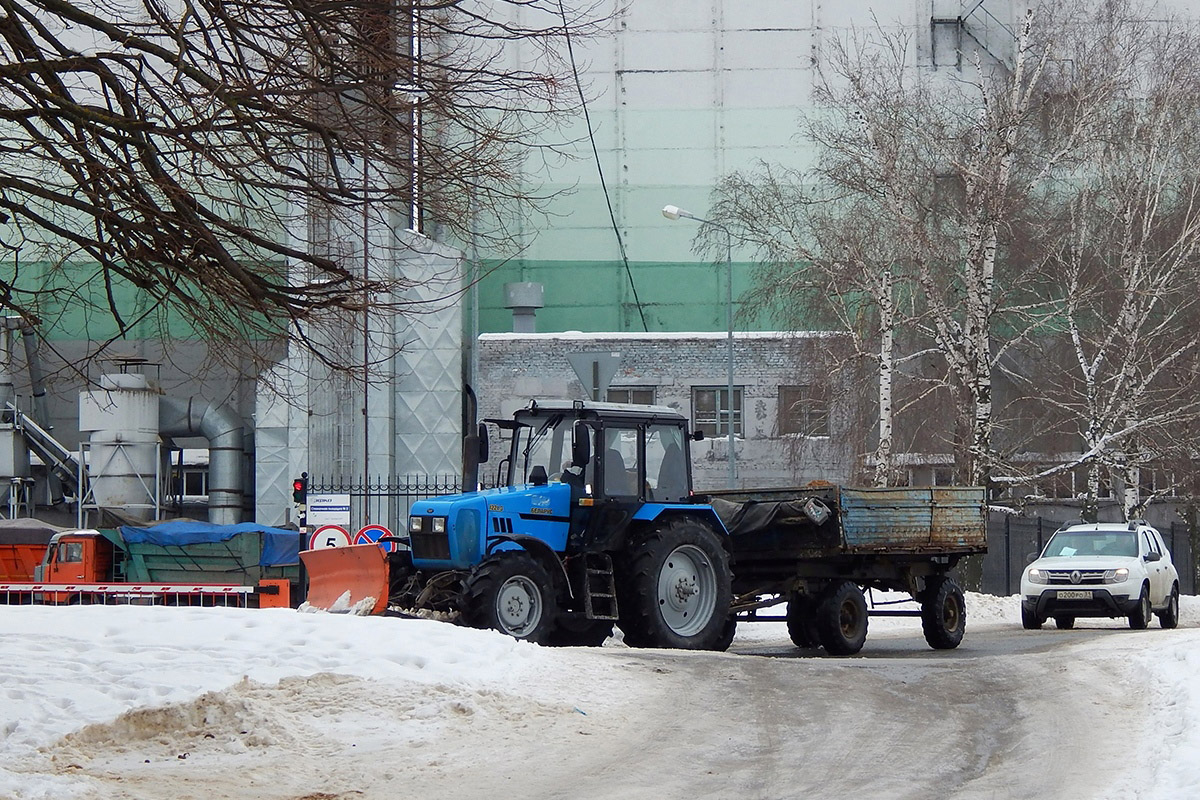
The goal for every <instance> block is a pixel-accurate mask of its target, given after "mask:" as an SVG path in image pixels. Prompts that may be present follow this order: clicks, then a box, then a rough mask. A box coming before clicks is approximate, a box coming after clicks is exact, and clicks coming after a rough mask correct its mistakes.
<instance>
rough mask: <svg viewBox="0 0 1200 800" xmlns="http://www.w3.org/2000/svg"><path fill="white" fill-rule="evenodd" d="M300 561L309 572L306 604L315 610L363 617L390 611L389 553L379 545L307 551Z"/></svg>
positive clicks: (301, 555)
mask: <svg viewBox="0 0 1200 800" xmlns="http://www.w3.org/2000/svg"><path fill="white" fill-rule="evenodd" d="M300 560H301V561H303V562H304V568H305V570H307V571H308V597H307V599H306V600H305V602H306V603H308V605H310V606H312V607H313V608H319V609H322V610H324V611H333V612H338V613H343V614H346V613H352V614H359V615H363V616H365V615H368V614H382V613H383V612H384V610H385V609H386V608H387V601H388V561H387V553H385V552H384V551H383V549H382V548H381V547H379V545H376V544H356V545H351V546H349V547H326V548H322V549H320V550H305V551H303V552H301V553H300Z"/></svg>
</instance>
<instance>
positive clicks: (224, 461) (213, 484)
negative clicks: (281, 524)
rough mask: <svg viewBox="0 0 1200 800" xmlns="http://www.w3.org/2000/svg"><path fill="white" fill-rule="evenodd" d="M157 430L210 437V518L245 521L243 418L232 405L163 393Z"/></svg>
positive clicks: (216, 521)
mask: <svg viewBox="0 0 1200 800" xmlns="http://www.w3.org/2000/svg"><path fill="white" fill-rule="evenodd" d="M158 430H159V433H161V434H162V435H163V436H203V437H204V438H206V439H208V521H209V522H212V523H214V524H217V525H232V524H235V523H238V522H241V521H242V494H243V481H242V420H241V418H240V417H238V415H237V414H235V413H234V412H233V411H232V410H231V409H229V408H227V407H225V406H218V405H213V404H210V403H207V402H205V401H203V400H200V399H198V398H195V397H189V398H188V399H187V400H180V399H177V398H174V397H165V396H164V397H160V398H159V401H158Z"/></svg>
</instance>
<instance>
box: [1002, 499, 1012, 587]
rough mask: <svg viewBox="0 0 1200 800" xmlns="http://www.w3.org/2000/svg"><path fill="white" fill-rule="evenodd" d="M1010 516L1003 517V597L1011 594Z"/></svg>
mask: <svg viewBox="0 0 1200 800" xmlns="http://www.w3.org/2000/svg"><path fill="white" fill-rule="evenodd" d="M1011 541H1012V515H1011V514H1005V515H1004V596H1005V597H1008V596H1009V595H1010V594H1012V546H1011Z"/></svg>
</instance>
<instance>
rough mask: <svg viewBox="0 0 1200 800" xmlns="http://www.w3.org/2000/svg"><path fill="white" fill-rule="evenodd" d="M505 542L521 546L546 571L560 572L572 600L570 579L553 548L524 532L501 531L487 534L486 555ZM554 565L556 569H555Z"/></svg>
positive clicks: (573, 595)
mask: <svg viewBox="0 0 1200 800" xmlns="http://www.w3.org/2000/svg"><path fill="white" fill-rule="evenodd" d="M505 542H512V543H513V544H515V545H518V546H519V547H521V548H523V549H524V550H525V551H526V552H528V553H529V554H530V555H532V556H533V557H534V558H535V559H537V561H538V562H540V563H541V565H542V566H543V567H545V568H546V571H547V572H550V573H552V574H553V573H556V572H557V573H560V574H561V575H562V579H563V583H564V584H565V585H566V587H567V595H568V596H569V597H570V598H571V599H572V600H573V599H575V594H574V593H573V592H572V591H571V579H570V578H569V577H567V567H566V565H565V564H563V562H562V559H561V558H559V557H558V553H556V552H554V548H553V547H551V546H550V545H548V544H546V543H545V542H544V541H542V540H541V539H539V538H537V537H536V536H530V535H529V534H526V533H502V534H499V535H498V536H489V537H488V540H487V555H491V554H492V553H493V552H495V550H496V547H497V546H498V545H501V544H503V543H505ZM555 567H557V568H558V569H557V570H555Z"/></svg>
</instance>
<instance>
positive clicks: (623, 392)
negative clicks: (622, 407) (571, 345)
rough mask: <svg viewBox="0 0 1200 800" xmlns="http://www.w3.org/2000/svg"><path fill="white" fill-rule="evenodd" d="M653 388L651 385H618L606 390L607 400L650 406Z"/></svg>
mask: <svg viewBox="0 0 1200 800" xmlns="http://www.w3.org/2000/svg"><path fill="white" fill-rule="evenodd" d="M654 390H655V387H653V386H619V387H616V388H613V389H609V390H608V402H610V403H633V404H634V405H639V406H652V405H654Z"/></svg>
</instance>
